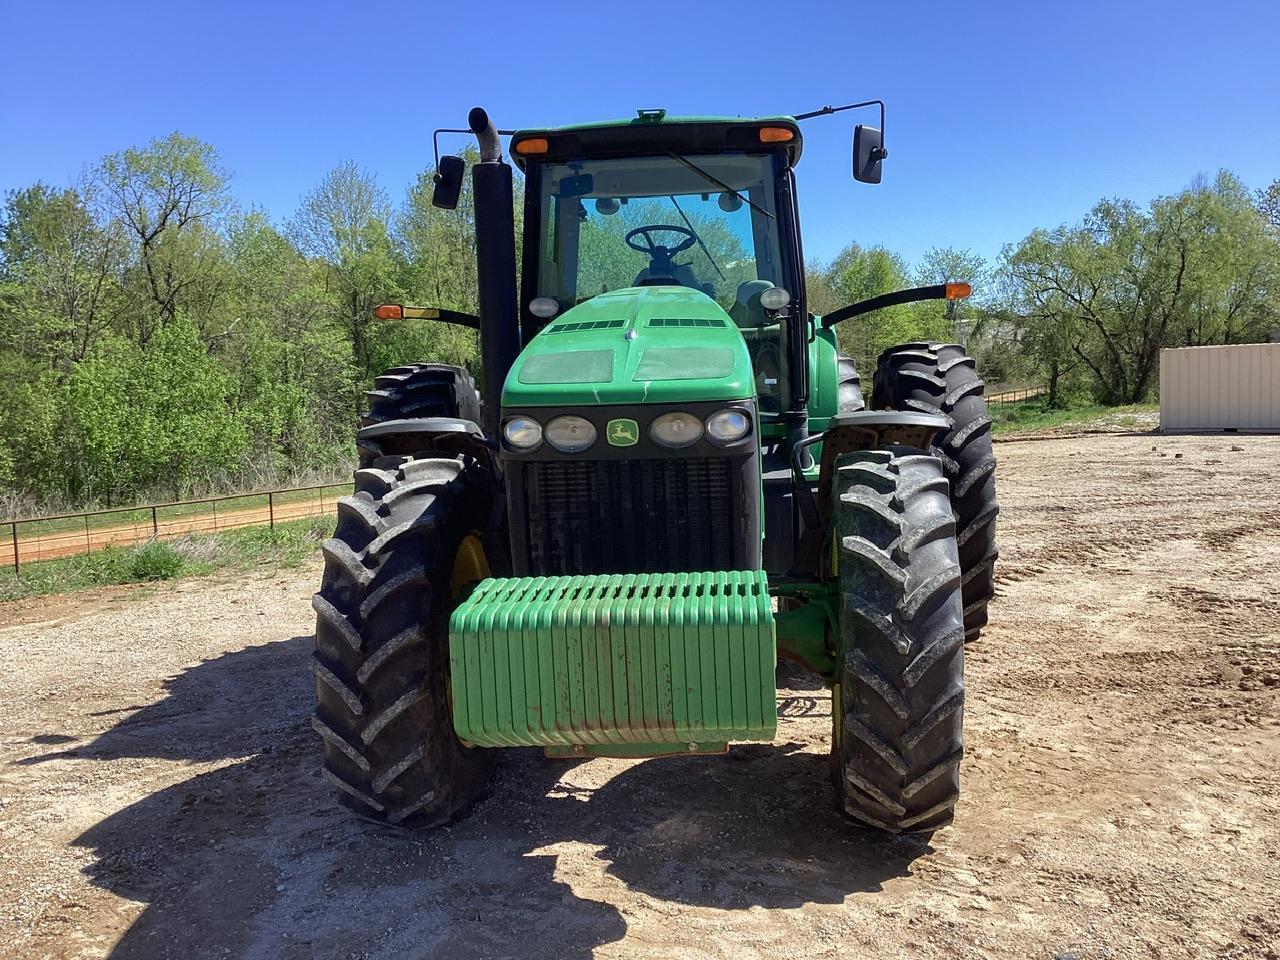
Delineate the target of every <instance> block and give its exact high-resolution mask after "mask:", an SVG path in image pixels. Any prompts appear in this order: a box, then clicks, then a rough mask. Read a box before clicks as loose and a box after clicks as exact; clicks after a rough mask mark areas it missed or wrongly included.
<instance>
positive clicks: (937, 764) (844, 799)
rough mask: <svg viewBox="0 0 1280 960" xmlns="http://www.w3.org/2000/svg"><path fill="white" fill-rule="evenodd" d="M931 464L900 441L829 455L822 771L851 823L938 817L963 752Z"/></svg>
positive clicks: (948, 550) (941, 500) (950, 547)
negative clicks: (825, 762) (836, 591)
mask: <svg viewBox="0 0 1280 960" xmlns="http://www.w3.org/2000/svg"><path fill="white" fill-rule="evenodd" d="M947 491H948V485H947V481H946V478H945V477H944V476H943V474H942V464H941V463H940V462H939V461H938V460H937V459H936V458H935V457H931V456H929V455H927V454H925V453H924V452H923V451H920V450H915V449H913V448H910V447H891V448H889V449H888V450H863V451H859V452H857V453H850V454H846V455H844V456H842V457H840V458H839V459H838V460H837V461H836V478H835V502H834V504H833V509H834V512H835V536H836V538H837V545H838V557H839V560H838V563H839V578H840V592H841V595H842V597H843V604H842V607H841V610H840V672H839V675H838V676H839V683H838V684H837V685H836V688H835V690H834V691H833V698H832V705H831V707H832V709H831V713H832V717H833V719H834V720H835V723H836V726H835V729H834V730H833V742H832V747H831V750H832V754H831V759H832V774H833V778H834V779H835V782H836V790H837V796H838V799H839V802H840V806H841V808H842V809H843V811H844V812H845V814H846V815H847V816H849V817H850V818H851V819H853V820H854V821H856V822H857V823H859V824H861V825H863V826H868V827H873V828H875V829H878V830H885V831H888V832H891V833H902V832H917V831H931V830H936V829H937V828H939V827H942V826H945V825H946V824H947V823H949V822H950V821H951V819H952V816H953V811H954V808H955V804H956V799H957V798H958V796H959V793H960V780H959V767H960V758H961V756H962V755H963V753H964V741H963V716H964V623H963V616H962V610H961V604H960V565H959V561H958V559H957V556H956V539H955V520H954V518H953V516H952V512H951V503H950V500H949V499H948V495H947Z"/></svg>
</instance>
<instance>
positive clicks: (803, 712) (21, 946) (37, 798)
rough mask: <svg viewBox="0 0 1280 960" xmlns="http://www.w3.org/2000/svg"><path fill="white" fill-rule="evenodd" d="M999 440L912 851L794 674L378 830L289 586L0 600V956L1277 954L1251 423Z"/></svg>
mask: <svg viewBox="0 0 1280 960" xmlns="http://www.w3.org/2000/svg"><path fill="white" fill-rule="evenodd" d="M1153 446H1154V447H1156V448H1157V449H1153ZM1234 447H1240V448H1242V449H1238V450H1237V449H1233V448H1234ZM998 453H999V455H1000V456H1001V458H1002V459H1001V466H1000V482H1001V484H1002V491H1001V499H1002V501H1003V502H1004V505H1005V512H1004V519H1003V521H1002V523H1003V525H1002V527H1001V541H1002V543H1001V546H1002V551H1003V558H1002V567H1001V569H1000V596H999V600H998V603H997V604H996V605H995V606H994V607H993V619H994V624H993V626H992V627H991V628H990V629H989V630H988V632H987V633H986V634H985V636H984V637H983V638H982V640H981V641H979V643H978V644H977V645H975V646H971V647H970V648H969V663H968V670H967V674H968V689H969V700H968V718H967V743H968V755H967V756H966V758H965V761H964V766H963V771H962V773H963V784H964V791H965V792H964V797H963V800H962V802H961V805H960V808H959V811H958V817H959V818H958V821H957V823H956V824H955V825H954V826H952V827H950V828H948V829H946V830H943V831H941V832H939V833H937V834H935V835H934V836H933V837H932V838H919V837H906V838H900V839H877V838H874V837H871V836H868V835H865V834H860V833H857V832H855V831H852V830H850V829H849V828H848V827H846V825H845V824H844V823H843V822H842V821H841V820H840V819H839V817H838V816H837V815H836V814H835V813H834V812H833V811H832V809H831V807H830V804H829V800H828V788H827V781H826V756H825V753H826V735H827V731H828V729H829V724H830V716H829V710H828V697H827V694H826V692H825V691H824V690H822V689H820V688H818V687H816V686H815V685H813V684H810V683H809V682H807V681H806V680H805V679H804V678H803V677H801V676H797V675H791V676H790V677H789V679H788V689H786V690H783V691H782V692H781V694H780V700H779V704H780V709H781V712H782V716H783V722H782V723H781V724H780V727H779V734H778V740H777V743H776V744H774V745H773V746H742V747H735V748H734V749H733V751H732V752H731V754H730V755H729V756H728V757H727V758H699V757H689V758H680V759H673V760H663V761H649V762H640V763H637V762H624V761H612V760H594V761H589V762H578V763H568V764H565V763H552V762H550V761H544V760H542V759H541V758H540V757H539V756H537V755H536V754H534V753H519V754H513V755H511V756H510V757H509V758H508V759H507V761H506V762H505V764H504V766H503V769H502V774H501V776H500V778H499V780H498V782H497V783H496V784H495V788H494V792H493V795H492V796H491V797H490V799H488V800H487V801H485V802H484V803H483V804H482V805H481V807H480V808H479V809H478V811H477V812H476V813H475V814H474V815H473V816H472V817H471V818H469V819H467V820H465V821H463V822H461V823H459V824H457V825H455V826H453V827H451V828H449V829H445V830H441V831H438V832H435V833H432V834H429V835H426V836H420V837H410V836H405V835H401V834H397V833H393V832H387V831H384V830H382V829H380V828H376V827H373V826H369V825H366V824H363V823H361V822H357V821H355V820H353V819H351V818H350V817H348V816H347V815H346V814H345V813H344V812H341V811H340V810H338V808H337V807H336V806H335V805H334V804H333V802H332V801H331V800H330V798H329V794H328V790H327V789H326V787H325V785H324V783H323V782H322V781H321V780H320V779H319V778H318V776H317V774H316V758H317V752H318V749H317V744H316V742H315V740H316V738H315V736H314V734H312V732H311V731H310V729H309V728H308V714H309V709H310V701H311V682H310V679H309V677H308V674H307V669H306V665H307V656H308V651H309V648H310V646H311V637H310V635H311V629H312V617H311V614H310V611H309V608H308V604H307V601H308V597H309V594H310V593H311V590H312V589H313V584H314V583H315V581H316V570H314V569H312V570H306V571H303V572H302V573H289V574H287V575H284V576H279V577H274V578H272V577H265V578H262V579H256V580H237V581H227V582H220V583H215V582H209V581H191V582H186V583H181V584H177V585H175V586H172V587H168V588H164V589H162V590H160V591H158V592H156V593H154V594H153V595H150V596H146V597H143V598H138V597H137V596H135V595H134V592H133V591H130V590H117V591H112V592H105V593H103V592H97V593H93V594H88V595H82V596H80V597H77V598H72V599H61V600H59V599H54V600H45V601H28V602H19V603H17V604H10V605H8V607H7V608H0V625H3V624H7V625H8V626H0V690H2V691H3V702H4V709H3V711H0V751H2V753H0V956H6V957H22V958H37V957H40V958H43V957H51V958H72V957H76V958H81V957H103V956H111V957H116V958H158V957H173V958H182V960H191V958H202V957H248V958H310V957H316V958H335V957H336V958H344V957H370V958H416V957H442V958H443V957H448V958H468V957H530V958H532V957H546V958H585V957H589V956H596V957H606V958H618V957H680V958H696V960H711V958H748V957H764V956H768V957H806V958H809V957H814V958H820V957H872V956H874V957H886V956H889V957H933V956H965V957H1001V958H1004V957H1008V958H1014V957H1017V958H1025V957H1044V958H1055V957H1056V958H1062V960H1066V958H1103V957H1115V958H1120V957H1161V958H1166V957H1205V956H1221V957H1271V958H1275V957H1277V956H1278V955H1280V954H1278V952H1277V951H1278V950H1280V946H1278V944H1280V910H1278V909H1277V908H1278V907H1280V602H1278V600H1277V595H1278V594H1280V573H1278V572H1277V571H1278V570H1280V505H1278V504H1277V497H1276V494H1277V491H1278V486H1277V479H1276V478H1277V477H1278V476H1280V438H1276V437H1248V438H1245V437H1239V438H1230V437H1225V438H1219V437H1215V438H1203V437H1182V438H1176V439H1166V438H1154V437H1145V436H1090V437H1081V438H1068V439H1060V440H1047V441H1044V440H1042V441H1033V442H1025V443H1024V442H1015V443H1002V444H1000V446H999V448H998ZM1179 455H1180V456H1179Z"/></svg>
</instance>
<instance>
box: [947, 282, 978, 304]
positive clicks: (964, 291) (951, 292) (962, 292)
mask: <svg viewBox="0 0 1280 960" xmlns="http://www.w3.org/2000/svg"><path fill="white" fill-rule="evenodd" d="M971 293H973V287H971V286H969V284H967V283H948V284H947V299H948V300H963V299H964V298H965V297H967V296H969V294H971Z"/></svg>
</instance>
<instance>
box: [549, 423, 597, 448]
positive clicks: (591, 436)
mask: <svg viewBox="0 0 1280 960" xmlns="http://www.w3.org/2000/svg"><path fill="white" fill-rule="evenodd" d="M546 435H547V443H549V444H551V445H552V446H553V447H555V448H556V449H557V450H559V451H560V452H561V453H581V452H582V451H583V450H586V449H587V448H588V447H590V446H591V445H592V444H593V443H595V442H596V428H595V427H593V426H592V425H591V421H590V420H584V419H583V418H582V417H556V418H555V419H554V420H551V421H550V422H548V423H547V430H546Z"/></svg>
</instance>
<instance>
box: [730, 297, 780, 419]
mask: <svg viewBox="0 0 1280 960" xmlns="http://www.w3.org/2000/svg"><path fill="white" fill-rule="evenodd" d="M772 286H773V284H772V283H770V282H769V281H768V280H748V281H746V282H745V283H740V284H738V290H737V292H736V293H735V294H734V298H733V300H734V302H733V306H731V307H730V308H729V318H730V319H731V320H733V322H734V323H736V324H737V325H738V329H739V330H741V331H742V338H743V339H744V340H745V341H746V342H747V352H748V353H749V354H750V355H751V366H752V369H753V370H754V371H755V380H756V393H757V395H758V396H759V398H760V411H761V412H762V413H780V412H781V411H782V398H781V397H780V396H779V393H778V391H779V390H780V389H781V387H780V386H779V383H780V382H781V378H782V344H781V342H780V340H779V334H778V327H777V324H776V323H772V324H771V323H770V321H769V317H768V316H767V315H766V314H765V312H764V307H762V306H761V305H760V294H761V293H763V292H764V291H765V290H768V289H769V288H770V287H772Z"/></svg>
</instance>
